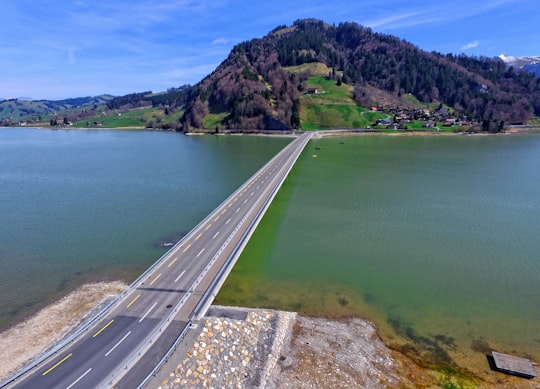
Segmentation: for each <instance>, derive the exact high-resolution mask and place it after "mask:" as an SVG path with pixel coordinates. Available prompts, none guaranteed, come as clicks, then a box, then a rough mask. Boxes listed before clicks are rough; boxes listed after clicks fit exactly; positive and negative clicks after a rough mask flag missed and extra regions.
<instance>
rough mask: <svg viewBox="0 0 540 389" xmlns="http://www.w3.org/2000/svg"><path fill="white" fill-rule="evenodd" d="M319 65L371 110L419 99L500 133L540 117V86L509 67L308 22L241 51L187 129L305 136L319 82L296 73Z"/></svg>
mask: <svg viewBox="0 0 540 389" xmlns="http://www.w3.org/2000/svg"><path fill="white" fill-rule="evenodd" d="M315 62H317V63H322V64H324V65H326V66H328V68H329V69H331V70H330V74H329V75H328V77H329V78H334V79H335V80H336V82H338V81H337V78H339V82H341V83H345V84H347V85H349V86H350V87H351V98H352V99H354V101H355V102H356V103H357V104H359V105H363V106H367V107H369V106H371V105H377V104H381V103H382V104H386V103H389V104H396V103H399V101H402V100H403V97H404V96H412V97H414V99H415V100H417V101H418V102H419V103H420V104H426V105H427V104H434V103H440V104H444V105H445V106H448V107H451V108H452V109H454V110H456V111H457V112H460V113H462V114H463V115H466V116H468V117H470V118H471V119H475V120H478V121H489V120H493V121H497V122H498V123H499V124H500V127H502V124H504V123H521V122H526V121H528V120H529V119H530V118H531V117H532V115H533V114H537V115H538V114H540V81H539V80H538V79H536V78H535V77H534V76H533V75H531V74H529V73H526V72H516V71H515V70H512V69H510V70H509V69H507V67H506V65H505V63H504V62H502V61H499V60H495V59H491V58H487V57H479V58H478V57H468V56H465V55H458V56H455V55H452V54H447V55H443V54H440V53H436V52H432V53H428V52H425V51H423V50H421V49H419V48H418V47H416V46H414V45H413V44H411V43H409V42H406V41H404V40H401V39H399V38H396V37H393V36H391V35H386V34H379V33H375V32H373V31H372V30H371V29H369V28H365V27H362V26H361V25H358V24H356V23H341V24H339V25H337V26H335V25H328V24H325V23H324V22H322V21H319V20H312V19H308V20H299V21H296V22H295V23H294V24H293V25H292V26H279V27H277V28H275V29H274V30H273V31H271V32H270V33H269V34H268V35H266V36H265V37H263V38H261V39H253V40H251V41H248V42H243V43H241V44H238V45H237V46H235V47H234V48H233V50H232V51H231V53H230V54H229V56H228V58H227V59H226V60H225V61H223V62H222V63H221V64H220V65H219V66H218V68H217V69H216V70H215V71H214V72H212V74H210V75H209V76H207V77H206V78H205V79H203V80H202V81H201V82H200V83H199V84H197V85H195V86H194V87H193V88H192V90H191V91H190V93H189V96H185V97H187V100H186V105H185V113H184V116H183V117H182V120H181V123H182V128H183V129H184V130H185V131H191V130H192V129H200V128H208V129H213V128H216V129H219V128H223V129H242V130H250V129H253V130H256V129H286V128H294V127H298V126H300V125H301V110H302V109H303V107H302V106H301V99H300V97H301V96H303V95H304V94H305V93H306V88H307V84H308V81H309V80H310V77H311V74H310V73H309V72H305V73H303V72H291V71H289V70H288V69H290V67H295V66H299V65H302V64H307V63H315Z"/></svg>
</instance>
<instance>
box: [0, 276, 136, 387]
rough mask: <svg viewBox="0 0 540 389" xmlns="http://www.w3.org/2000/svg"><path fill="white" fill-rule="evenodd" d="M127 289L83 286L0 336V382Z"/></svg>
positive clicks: (114, 285)
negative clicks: (0, 351)
mask: <svg viewBox="0 0 540 389" xmlns="http://www.w3.org/2000/svg"><path fill="white" fill-rule="evenodd" d="M126 288H127V284H125V283H124V282H121V281H113V282H93V283H89V284H84V285H82V286H80V287H78V288H77V289H75V290H74V291H72V292H71V293H69V294H68V295H66V296H64V297H61V298H60V299H58V300H56V301H55V302H53V303H52V304H50V305H48V306H46V307H44V308H42V309H41V310H39V311H38V312H37V313H35V314H33V315H31V316H29V317H27V318H26V319H24V320H23V321H22V322H19V323H17V324H15V325H13V326H12V327H10V328H8V329H7V330H5V331H2V332H1V333H0V350H2V353H0V382H1V381H2V380H4V379H7V378H9V377H10V376H11V375H12V374H14V373H15V372H16V371H18V370H19V369H21V368H23V367H24V366H26V365H28V364H29V363H30V362H32V361H33V360H35V359H36V358H39V357H40V356H42V355H43V354H45V353H46V352H47V351H48V350H50V349H51V348H52V347H54V346H55V345H56V344H58V343H59V342H60V341H61V340H62V339H63V338H64V337H66V336H68V335H69V334H70V333H72V332H73V331H75V330H76V329H77V328H78V327H80V326H81V325H83V324H84V323H85V321H86V320H89V319H90V318H92V316H93V315H94V314H96V313H97V312H99V310H100V309H101V308H102V307H104V306H105V305H106V304H107V303H108V302H110V301H111V300H112V299H114V298H116V296H117V295H118V294H119V293H121V292H122V291H123V290H124V289H126Z"/></svg>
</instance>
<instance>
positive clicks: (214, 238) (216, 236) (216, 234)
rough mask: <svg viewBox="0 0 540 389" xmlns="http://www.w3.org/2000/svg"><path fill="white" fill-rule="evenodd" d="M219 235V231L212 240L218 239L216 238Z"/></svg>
mask: <svg viewBox="0 0 540 389" xmlns="http://www.w3.org/2000/svg"><path fill="white" fill-rule="evenodd" d="M218 235H219V231H218V232H216V234H215V235H214V236H213V237H212V239H216V237H217V236H218Z"/></svg>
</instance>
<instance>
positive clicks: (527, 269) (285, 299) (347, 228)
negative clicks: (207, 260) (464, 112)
mask: <svg viewBox="0 0 540 389" xmlns="http://www.w3.org/2000/svg"><path fill="white" fill-rule="evenodd" d="M539 231H540V136H539V135H528V136H495V137H492V136H472V137H467V136H463V137H445V136H439V137H391V136H366V137H354V138H342V139H321V140H314V141H312V142H311V143H310V144H309V145H308V148H307V149H306V152H305V153H304V154H303V155H302V156H301V158H300V159H299V160H298V162H297V164H296V166H295V168H294V169H293V171H292V174H291V175H290V176H289V179H288V180H287V181H286V182H285V184H284V186H283V188H282V190H281V191H280V193H279V194H278V196H277V197H276V199H275V201H274V203H273V204H272V205H271V207H270V209H269V211H268V213H267V215H266V216H265V218H264V219H263V221H262V223H261V225H260V226H259V229H258V230H257V232H256V233H255V235H254V236H253V238H252V239H251V241H250V243H249V244H248V246H247V247H246V250H245V251H244V253H243V254H242V257H241V258H240V260H239V262H238V263H237V266H236V267H235V269H234V271H233V272H232V274H231V276H230V277H229V279H228V281H227V283H226V284H225V286H224V289H222V292H221V293H220V295H219V296H218V301H219V302H222V303H235V304H239V305H252V306H268V307H279V308H283V309H291V310H296V311H299V312H304V313H307V314H311V315H324V316H337V317H339V316H353V315H359V316H367V317H369V318H370V319H372V320H374V321H375V322H376V324H377V325H378V327H379V329H380V331H381V333H382V334H383V337H384V338H385V340H386V341H387V342H388V343H390V344H393V345H397V346H399V347H400V348H402V349H408V350H409V351H412V352H411V354H415V355H420V356H421V357H422V358H423V362H426V363H433V364H436V365H448V364H450V365H451V364H453V363H456V362H457V363H459V364H460V365H461V366H470V365H471V364H476V366H477V367H478V368H479V369H483V370H485V367H486V359H485V353H486V352H489V351H491V349H494V350H499V351H502V352H508V353H513V354H516V353H517V354H518V355H529V356H532V357H534V358H535V359H536V360H537V361H538V360H540V282H539V280H540V254H539V253H540V238H539ZM404 345H406V347H403V346H404Z"/></svg>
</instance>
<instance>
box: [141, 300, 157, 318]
mask: <svg viewBox="0 0 540 389" xmlns="http://www.w3.org/2000/svg"><path fill="white" fill-rule="evenodd" d="M156 305H157V302H156V303H154V305H152V306H151V307H150V309H149V310H148V311H147V312H146V313H145V314H144V316H143V317H141V320H139V323H140V322H141V321H143V320H144V319H146V316H148V314H149V313H150V312H151V311H152V309H154V308H155V307H156Z"/></svg>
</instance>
